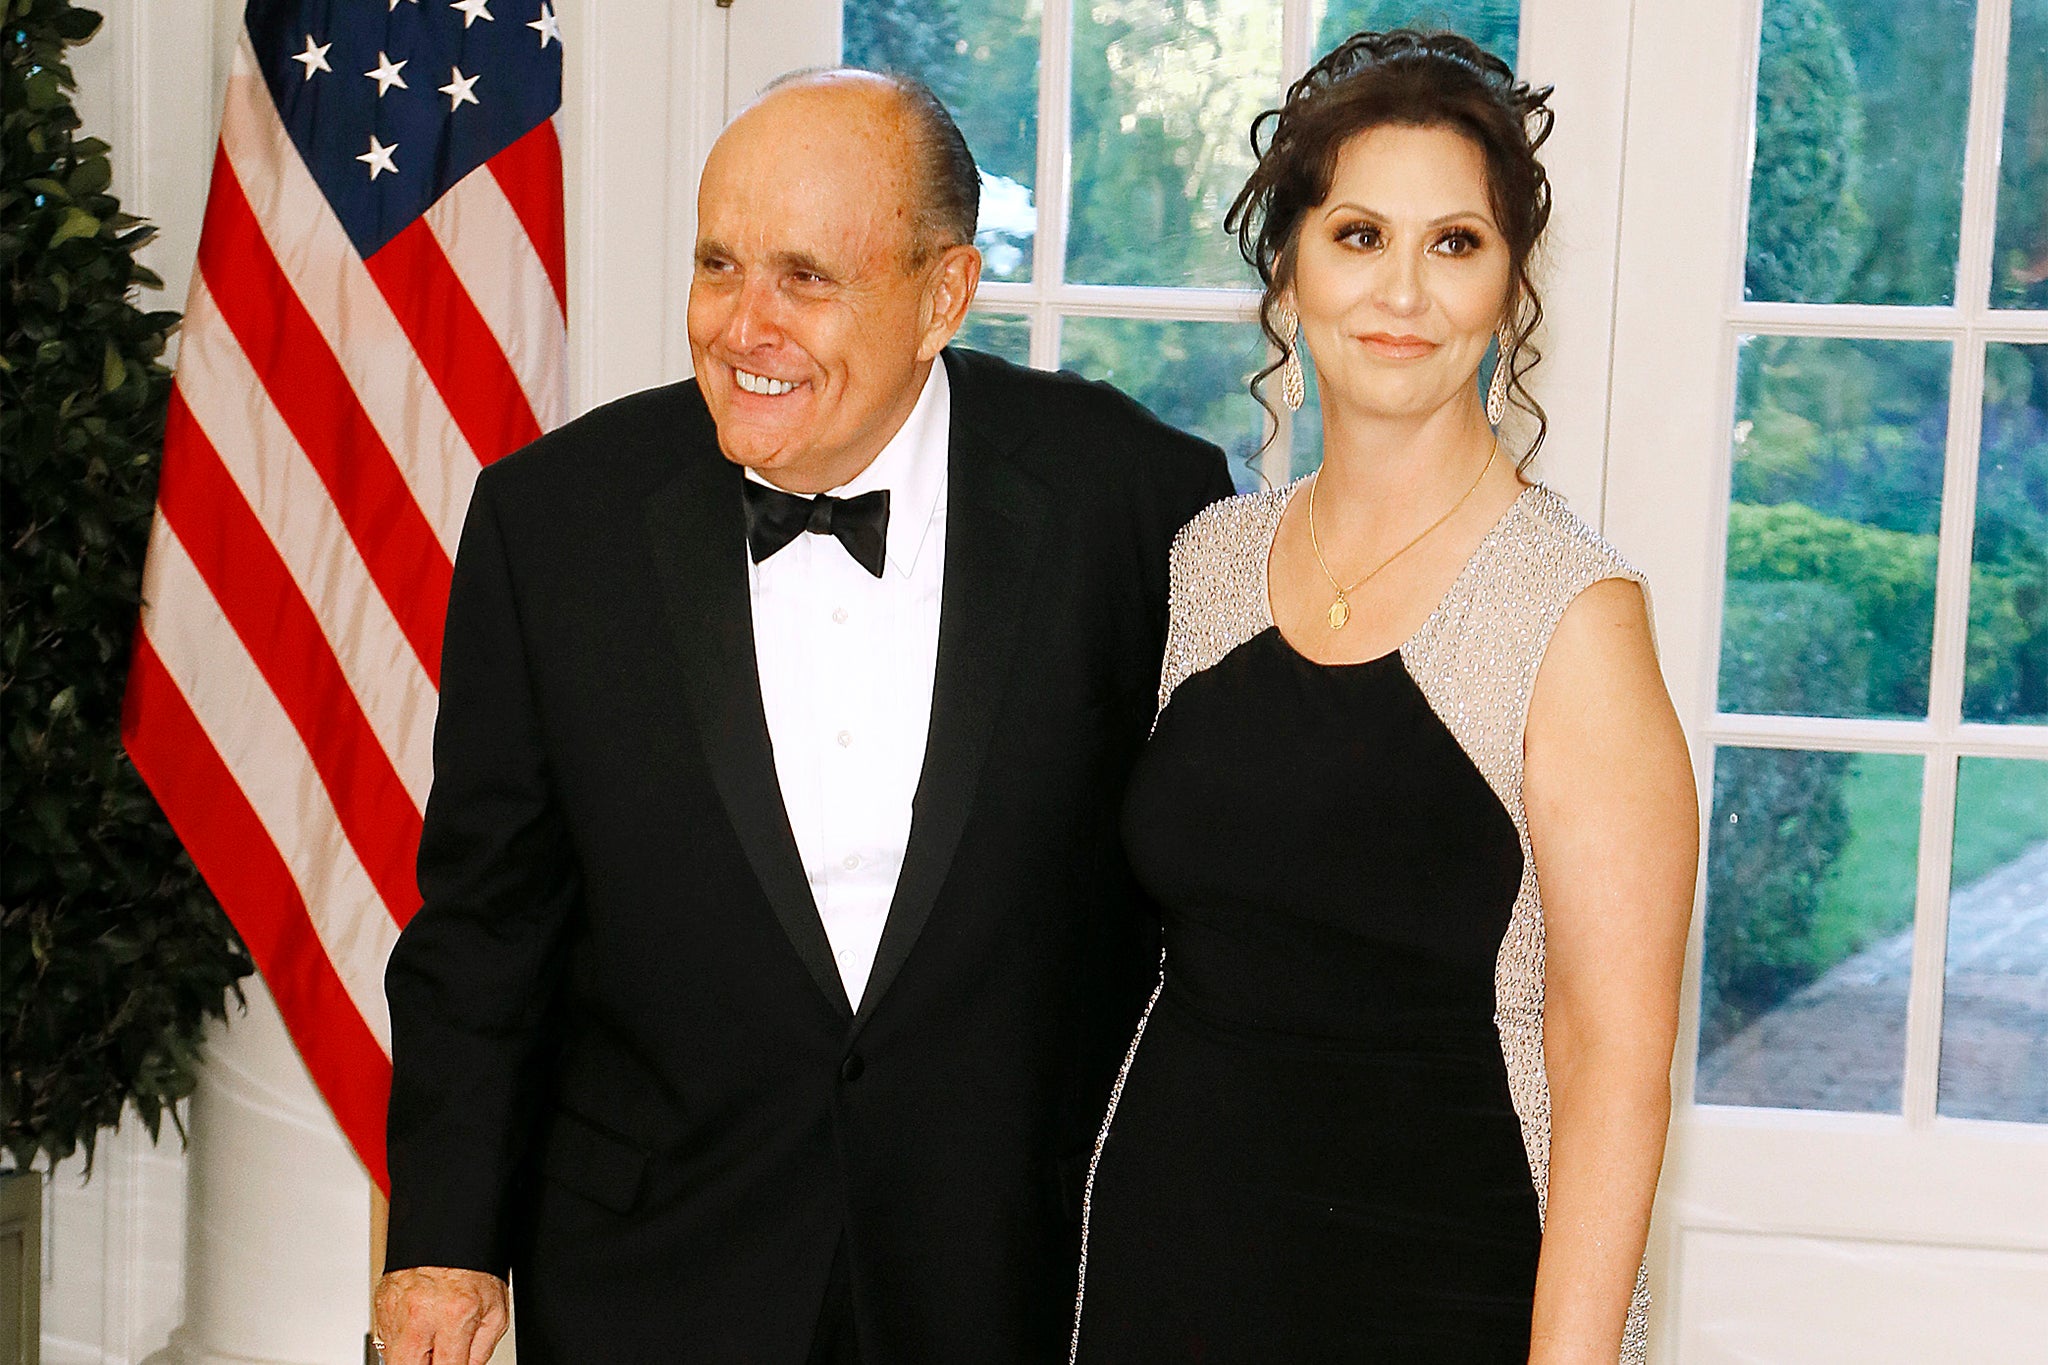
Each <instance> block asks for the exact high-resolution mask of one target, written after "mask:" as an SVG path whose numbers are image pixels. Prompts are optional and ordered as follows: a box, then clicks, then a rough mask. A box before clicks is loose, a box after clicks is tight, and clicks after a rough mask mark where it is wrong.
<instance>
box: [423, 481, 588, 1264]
mask: <svg viewBox="0 0 2048 1365" xmlns="http://www.w3.org/2000/svg"><path fill="white" fill-rule="evenodd" d="M494 472H496V471H494V470H486V471H485V472H484V474H483V476H482V477H481V478H480V479H479V480H478V483H477V490H476V494H475V496H474V498H473V499H472V501H471V504H470V510H469V515H468V519H467V521H466V523H465V525H464V527H463V532H462V543H461V546H460V548H459V550H458V552H457V555H456V561H455V571H454V581H453V586H452V589H451V592H450V596H449V603H448V621H447V629H446V633H445V637H444V644H443V650H442V675H441V700H440V713H439V716H438V718H437V720H436V723H435V727H434V782H433V788H432V791H431V793H430V795H429V797H428V801H427V810H426V818H425V828H424V831H423V833H422V836H421V841H420V856H419V883H420V893H421V896H422V898H423V901H424V903H423V904H422V906H421V907H420V910H419V911H418V913H417V914H416V915H415V916H414V917H413V919H412V921H411V923H410V924H408V925H407V926H406V928H405V930H404V932H403V933H401V934H400V936H399V940H398V946H397V947H396V948H395V949H394V950H393V951H392V954H391V960H390V963H389V965H388V966H387V968H386V971H385V977H384V990H385V996H386V999H387V1000H388V1002H389V1005H390V1010H391V1037H392V1091H391V1108H390V1113H389V1121H388V1126H387V1139H388V1145H389V1155H390V1163H391V1227H390V1237H389V1241H388V1244H387V1251H386V1255H385V1268H386V1269H387V1270H398V1269H404V1268H406V1267H410V1266H418V1265H435V1266H452V1267H458V1268H463V1269H471V1270H484V1271H489V1272H491V1273H492V1274H496V1275H499V1276H503V1275H505V1274H506V1272H507V1268H508V1265H509V1262H510V1259H511V1251H510V1245H509V1242H510V1238H509V1235H508V1226H509V1222H510V1219H509V1206H510V1204H511V1200H512V1197H513V1191H512V1185H513V1182H514V1180H515V1179H516V1176H517V1173H518V1171H519V1169H520V1166H521V1164H522V1162H523V1160H524V1158H525V1155H526V1151H527V1148H528V1146H529V1144H530V1143H531V1141H532V1135H533V1133H534V1131H535V1129H536V1127H537V1124H538V1121H539V1118H540V1113H541V1106H542V1103H543V1100H544V1095H543V1093H542V1092H543V1084H542V1080H541V1076H540V1074H539V1073H540V1071H541V1068H540V1066H539V1065H538V1064H537V1055H538V1053H539V1052H540V1049H541V1046H542V1043H543V1040H544V1034H543V1026H544V1023H545V1021H546V1019H547V1018H548V1015H549V1010H550V1006H551V1005H552V1004H553V1002H554V997H555V995H556V993H557V991H558V990H559V989H560V985H561V974H560V971H559V961H560V957H561V953H560V945H561V941H562V939H563V937H564V933H565V930H566V928H567V926H568V924H569V921H570V917H571V916H572V915H573V914H574V913H575V907H576V905H577V902H578V896H579V878H578V872H577V866H576V862H575V858H574V856H573V853H572V851H571V848H570V843H569V839H568V837H567V832H566V830H565V827H564V823H563V820H562V817H561V815H560V812H559V810H558V808H557V806H556V803H555V800H554V797H553V795H552V793H551V791H550V784H549V774H548V769H547V763H546V760H545V756H544V749H543V744H542V732H541V724H540V717H539V713H538V699H537V697H536V695H535V691H534V688H533V685H532V677H531V674H530V671H529V661H528V657H527V650H526V642H525V638H524V635H523V632H522V630H521V625H520V620H519V609H518V607H519V604H518V599H517V594H516V592H515V590H514V584H513V579H512V574H511V566H510V562H509V560H508V557H507V555H506V549H505V544H504V538H503V534H502V530H501V526H500V522H499V518H498V515H497V512H496V507H495V502H494V497H493V494H494V493H495V491H496V488H497V481H496V480H494V479H493V477H492V475H493V473H494Z"/></svg>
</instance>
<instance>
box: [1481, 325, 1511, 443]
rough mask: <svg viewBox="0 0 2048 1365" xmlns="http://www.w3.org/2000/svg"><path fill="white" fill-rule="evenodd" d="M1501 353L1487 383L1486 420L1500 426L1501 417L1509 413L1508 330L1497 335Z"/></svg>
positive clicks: (1489, 423)
mask: <svg viewBox="0 0 2048 1365" xmlns="http://www.w3.org/2000/svg"><path fill="white" fill-rule="evenodd" d="M1494 339H1495V341H1496V343H1497V344H1498V345H1499V347H1500V353H1499V354H1498V355H1496V356H1495V357H1494V361H1493V378H1492V379H1491V380H1489V381H1488V382H1487V385H1486V421H1487V425H1489V426H1496V427H1497V426H1499V425H1500V419H1501V418H1503V417H1505V416H1507V415H1508V372H1509V370H1510V369H1512V368H1513V367H1512V365H1511V364H1510V358H1509V355H1508V337H1507V333H1506V332H1500V333H1497V334H1496V335H1495V338H1494Z"/></svg>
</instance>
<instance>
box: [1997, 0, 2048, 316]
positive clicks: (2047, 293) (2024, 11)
mask: <svg viewBox="0 0 2048 1365" xmlns="http://www.w3.org/2000/svg"><path fill="white" fill-rule="evenodd" d="M2011 54H2012V55H2011V59H2010V63H2009V64H2008V66H2007V68H2006V70H2007V73H2008V84H2007V86H2006V92H2005V136H2004V140H2003V141H2002V142H2001V143H2000V144H1999V150H1998V238H1997V244H1998V245H1997V253H1998V254H1997V258H1996V264H1995V266H1994V276H1995V278H1994V279H1993V281H1992V285H1991V290H1992V293H1991V303H1992V306H1993V307H1995V308H2048V214H2044V213H2042V212H2041V204H2042V202H2043V201H2044V200H2048V3H2044V0H2017V3H2015V4H2014V5H2013V7H2012V46H2011Z"/></svg>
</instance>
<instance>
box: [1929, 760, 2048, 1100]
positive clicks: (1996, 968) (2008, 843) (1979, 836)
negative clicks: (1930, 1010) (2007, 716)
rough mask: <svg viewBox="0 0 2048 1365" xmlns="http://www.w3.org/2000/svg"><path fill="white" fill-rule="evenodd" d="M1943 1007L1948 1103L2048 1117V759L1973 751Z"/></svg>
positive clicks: (1962, 781)
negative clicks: (1982, 755)
mask: <svg viewBox="0 0 2048 1365" xmlns="http://www.w3.org/2000/svg"><path fill="white" fill-rule="evenodd" d="M1949 887H1950V890H1949V898H1948V976H1947V983H1948V984H1947V986H1946V987H1945V989H1944V992H1943V1000H1942V1009H1941V1099H1940V1107H1941V1112H1942V1113H1944V1114H1953V1115H1955V1116H1956V1117H1957V1118H1965V1119H2012V1120H2015V1121H2018V1122H2021V1123H2048V763H2044V762H2041V761H2039V760H2033V759H2024V758H1966V759H1964V760H1963V761H1962V766H1961V768H1959V769H1958V770H1957V773H1956V846H1955V871H1954V875H1953V876H1952V877H1951V878H1950V879H1949Z"/></svg>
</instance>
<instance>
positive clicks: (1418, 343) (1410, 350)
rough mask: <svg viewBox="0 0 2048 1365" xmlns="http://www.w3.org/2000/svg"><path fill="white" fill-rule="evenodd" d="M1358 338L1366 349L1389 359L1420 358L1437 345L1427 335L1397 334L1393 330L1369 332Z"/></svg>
mask: <svg viewBox="0 0 2048 1365" xmlns="http://www.w3.org/2000/svg"><path fill="white" fill-rule="evenodd" d="M1358 340H1359V341H1360V342H1361V343H1362V344H1363V345H1364V346H1365V349H1366V350H1368V351H1371V352H1372V353H1373V354H1374V355H1376V356H1383V357H1385V358H1386V359H1388V360H1420V359H1421V358H1422V357H1424V356H1426V355H1428V354H1430V353H1431V352H1432V351H1434V350H1436V347H1437V344H1436V343H1435V342H1434V341H1431V340H1429V339H1428V338H1426V337H1417V336H1396V335H1395V334H1394V333H1392V332H1367V333H1366V334H1365V335H1364V336H1361V337H1360V338H1359V339H1358Z"/></svg>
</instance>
